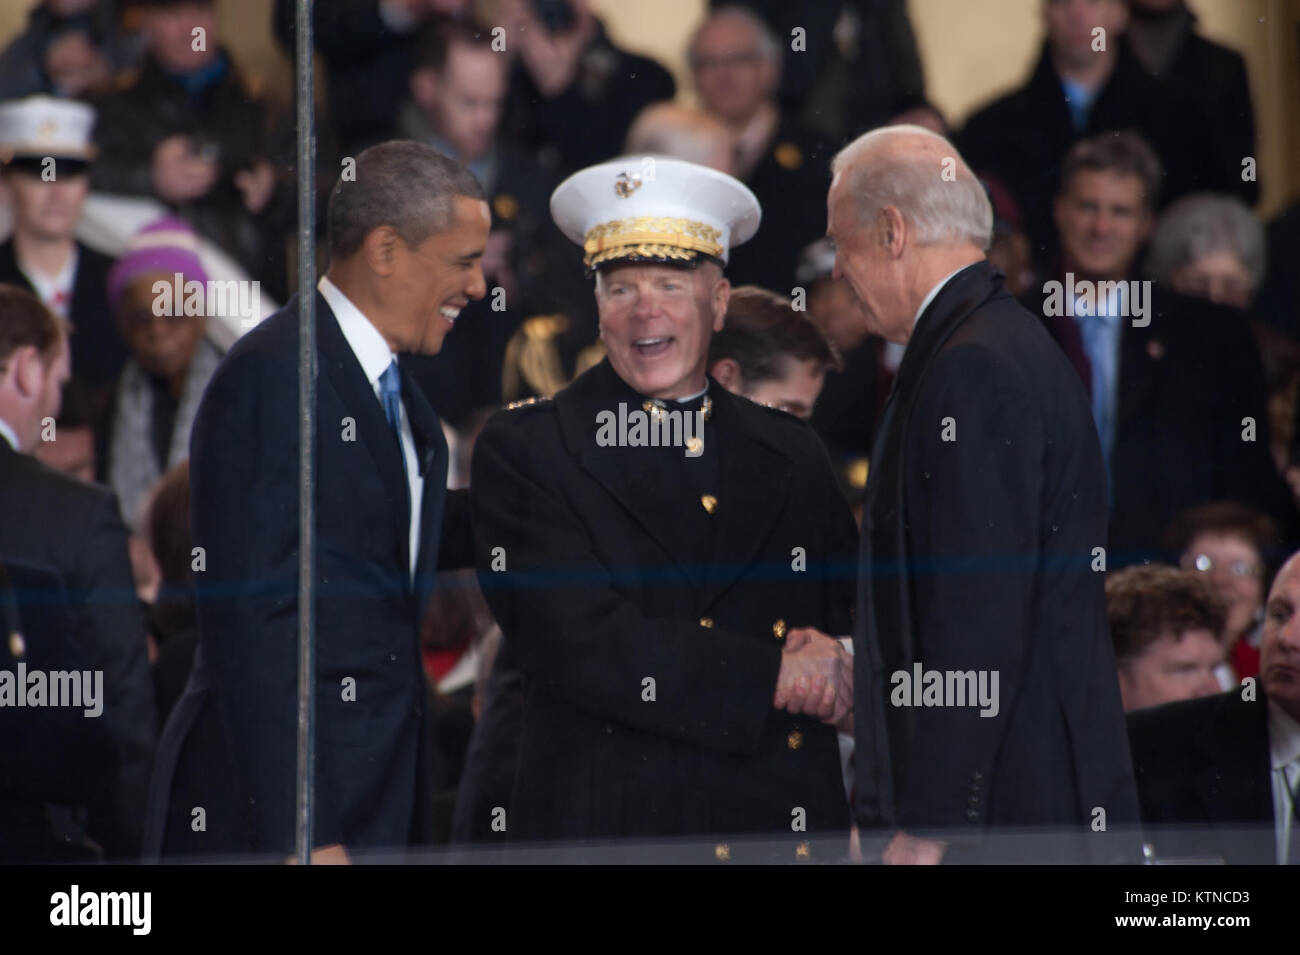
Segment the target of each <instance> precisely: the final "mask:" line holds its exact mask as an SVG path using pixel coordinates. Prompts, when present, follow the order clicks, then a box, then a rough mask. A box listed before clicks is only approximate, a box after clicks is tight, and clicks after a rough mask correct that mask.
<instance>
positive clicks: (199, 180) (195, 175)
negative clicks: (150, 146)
mask: <svg viewBox="0 0 1300 955" xmlns="http://www.w3.org/2000/svg"><path fill="white" fill-rule="evenodd" d="M220 173H221V167H220V166H219V165H218V164H217V163H216V162H214V161H213V160H211V159H203V158H202V157H200V156H198V155H196V154H195V152H194V143H193V142H192V141H191V140H190V138H189V137H188V136H182V135H176V136H168V137H167V138H166V139H164V140H163V141H162V142H160V143H159V144H158V146H157V147H156V148H155V149H154V151H153V190H154V192H155V193H157V194H158V198H160V199H162V200H164V201H166V202H184V201H186V200H187V199H197V198H198V197H199V196H203V195H206V194H207V193H208V191H209V190H211V189H212V187H213V186H214V185H216V182H217V176H218V175H220Z"/></svg>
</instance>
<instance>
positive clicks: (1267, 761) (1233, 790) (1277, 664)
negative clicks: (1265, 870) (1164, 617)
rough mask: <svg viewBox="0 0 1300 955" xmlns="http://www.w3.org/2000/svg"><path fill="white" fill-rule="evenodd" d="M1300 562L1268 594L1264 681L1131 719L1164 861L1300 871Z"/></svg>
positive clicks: (1151, 837)
mask: <svg viewBox="0 0 1300 955" xmlns="http://www.w3.org/2000/svg"><path fill="white" fill-rule="evenodd" d="M1297 611H1300V554H1292V555H1291V557H1290V559H1289V560H1287V562H1286V563H1285V564H1283V565H1282V569H1281V570H1279V571H1278V573H1277V577H1275V578H1274V580H1273V586H1272V587H1271V588H1270V589H1269V594H1268V602H1267V603H1266V604H1265V611H1264V628H1263V629H1264V636H1263V641H1262V643H1261V645H1260V667H1259V680H1258V682H1256V681H1254V680H1243V681H1242V685H1241V686H1240V687H1238V688H1235V689H1232V690H1229V691H1228V692H1227V693H1220V694H1216V695H1214V696H1207V697H1202V698H1199V699H1194V700H1181V701H1179V702H1175V703H1169V704H1166V705H1165V706H1157V707H1153V708H1151V709H1145V710H1138V711H1137V712H1134V713H1132V714H1130V715H1129V718H1128V724H1129V736H1130V738H1131V740H1132V751H1133V766H1134V768H1135V770H1136V772H1137V784H1138V795H1139V797H1140V799H1141V804H1142V821H1143V823H1144V824H1145V827H1146V830H1147V834H1146V838H1147V840H1148V842H1150V843H1151V844H1152V845H1153V847H1154V850H1155V853H1156V855H1157V857H1159V858H1161V859H1163V860H1164V861H1167V862H1176V861H1178V860H1180V859H1199V860H1201V861H1203V862H1204V861H1219V860H1222V861H1224V862H1227V863H1229V864H1250V865H1272V864H1273V863H1277V864H1278V865H1300V613H1298V612H1297Z"/></svg>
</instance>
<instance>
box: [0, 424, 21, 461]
mask: <svg viewBox="0 0 1300 955" xmlns="http://www.w3.org/2000/svg"><path fill="white" fill-rule="evenodd" d="M0 438H4V439H5V440H6V441H8V442H9V447H11V448H13V449H14V450H15V451H18V450H19V448H18V433H17V432H16V431H14V429H13V428H11V427H10V426H9V422H8V421H6V420H5V419H4V418H0ZM19 453H21V452H19Z"/></svg>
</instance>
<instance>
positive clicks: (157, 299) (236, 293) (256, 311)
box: [151, 272, 262, 327]
mask: <svg viewBox="0 0 1300 955" xmlns="http://www.w3.org/2000/svg"><path fill="white" fill-rule="evenodd" d="M151 291H152V292H153V313H154V315H156V316H158V317H159V318H162V317H163V316H168V317H170V318H179V317H181V316H189V317H197V316H200V315H211V316H221V317H226V318H238V319H240V322H241V324H242V325H243V326H244V327H250V326H252V325H255V324H257V321H258V319H260V318H261V317H262V283H261V282H259V281H257V280H256V279H254V280H252V281H247V280H242V279H240V280H237V279H227V280H225V281H218V280H217V279H209V280H208V281H207V282H206V283H204V282H200V281H199V280H198V279H190V280H189V281H188V282H187V281H186V280H185V276H184V275H183V274H182V273H180V272H176V273H175V274H174V275H173V276H172V278H171V280H170V281H168V280H166V279H159V280H158V281H157V282H154V283H153V288H152V289H151Z"/></svg>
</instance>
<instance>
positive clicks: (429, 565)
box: [385, 374, 448, 613]
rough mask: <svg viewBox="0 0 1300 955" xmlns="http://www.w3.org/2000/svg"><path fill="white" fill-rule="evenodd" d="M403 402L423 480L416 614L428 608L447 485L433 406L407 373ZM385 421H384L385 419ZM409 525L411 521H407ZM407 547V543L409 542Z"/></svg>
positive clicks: (439, 426) (439, 428) (444, 450)
mask: <svg viewBox="0 0 1300 955" xmlns="http://www.w3.org/2000/svg"><path fill="white" fill-rule="evenodd" d="M402 402H403V404H405V405H406V416H407V418H409V419H410V422H411V435H412V436H413V437H414V438H415V457H416V461H417V462H418V463H419V466H420V476H421V477H423V478H424V493H423V495H422V496H421V499H420V549H419V552H418V556H417V557H416V561H415V596H416V608H417V612H421V613H422V612H423V610H424V608H425V607H426V606H428V602H429V597H430V596H431V595H432V593H433V586H434V581H435V576H436V573H437V566H438V545H439V539H440V531H441V527H442V508H443V504H444V502H445V491H446V485H447V465H448V460H447V457H448V455H447V439H446V438H445V437H444V435H443V433H442V423H441V422H440V421H439V420H438V415H437V413H436V412H435V411H434V410H433V406H432V405H430V404H429V401H428V399H427V398H425V396H424V392H423V391H421V390H420V387H419V386H418V385H416V384H415V381H414V378H413V377H412V376H411V375H410V374H403V375H402ZM385 421H387V419H385ZM407 523H408V525H409V523H410V521H409V520H408V521H407ZM408 547H409V541H408Z"/></svg>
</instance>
